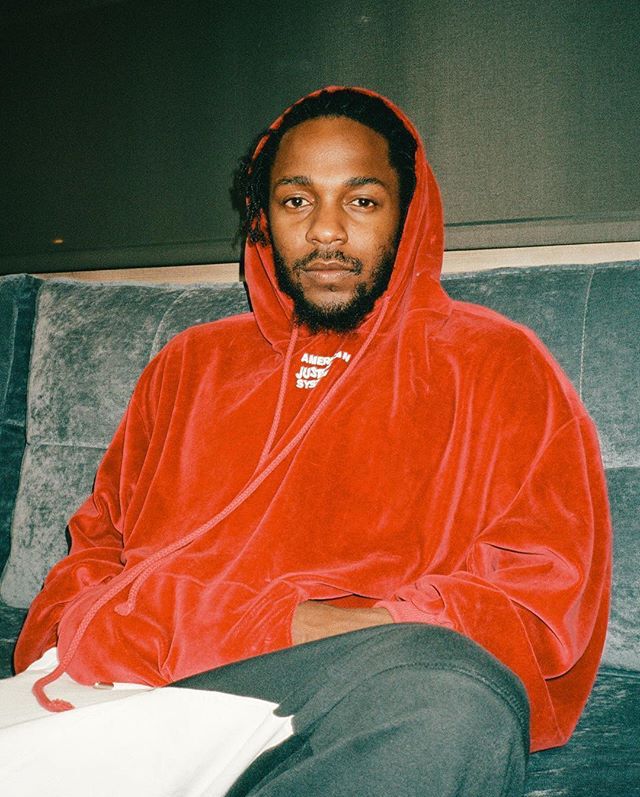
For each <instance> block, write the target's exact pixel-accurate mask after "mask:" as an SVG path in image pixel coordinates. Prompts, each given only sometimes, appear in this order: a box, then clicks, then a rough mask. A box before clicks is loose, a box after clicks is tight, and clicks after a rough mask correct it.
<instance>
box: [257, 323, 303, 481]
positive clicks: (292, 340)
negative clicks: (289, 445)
mask: <svg viewBox="0 0 640 797" xmlns="http://www.w3.org/2000/svg"><path fill="white" fill-rule="evenodd" d="M297 340H298V327H294V328H293V331H292V332H291V336H290V337H289V345H288V346H287V353H286V355H285V358H284V365H283V367H282V377H281V379H280V392H279V393H278V401H277V402H276V409H275V412H274V413H273V420H272V421H271V429H269V434H268V435H267V439H266V441H265V444H264V446H263V448H262V453H261V454H260V459H259V460H258V464H257V465H256V469H255V471H254V473H257V472H258V471H259V470H260V468H261V467H262V466H263V465H264V462H265V460H266V458H267V457H268V456H269V452H270V451H271V447H272V446H273V441H274V439H275V436H276V432H277V431H278V426H280V418H281V417H282V408H283V407H284V399H285V396H286V394H287V380H288V379H289V370H290V369H291V360H292V359H293V351H294V349H295V346H296V341H297Z"/></svg>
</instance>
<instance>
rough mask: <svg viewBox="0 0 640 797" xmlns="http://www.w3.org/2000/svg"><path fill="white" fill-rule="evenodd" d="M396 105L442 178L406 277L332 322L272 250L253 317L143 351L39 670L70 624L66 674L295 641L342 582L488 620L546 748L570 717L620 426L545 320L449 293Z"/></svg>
mask: <svg viewBox="0 0 640 797" xmlns="http://www.w3.org/2000/svg"><path fill="white" fill-rule="evenodd" d="M329 90H333V89H329ZM391 107H392V108H393V106H391ZM393 109H394V111H395V112H396V113H397V114H398V116H400V118H401V119H402V120H403V121H404V122H405V124H406V125H407V127H408V128H409V130H410V131H411V132H412V133H413V135H414V136H415V138H416V141H417V142H418V150H417V154H416V175H417V187H416V190H415V194H414V197H413V200H412V202H411V205H410V208H409V211H408V214H407V217H406V221H405V226H404V232H403V235H402V240H401V243H400V246H399V249H398V253H397V259H396V263H395V267H394V271H393V274H392V277H391V281H390V284H389V287H388V290H387V291H386V293H385V294H384V295H383V296H382V297H381V298H380V299H378V301H377V302H376V305H375V307H374V309H373V311H372V313H371V314H370V315H369V316H368V317H367V318H366V319H365V321H364V322H363V323H362V324H361V326H360V327H359V328H358V330H357V331H356V332H355V333H350V334H347V335H337V334H333V333H331V334H326V333H322V334H316V335H312V334H310V333H309V331H308V330H307V329H306V328H305V327H297V326H295V325H294V324H293V323H292V303H291V301H290V299H289V298H288V297H287V296H286V295H284V294H283V293H282V292H281V291H280V290H279V289H278V287H277V283H276V279H275V276H274V268H273V259H272V252H271V248H270V246H268V245H253V244H250V245H248V246H247V249H246V256H245V267H246V278H247V283H248V286H249V291H250V295H251V301H252V305H253V313H247V314H245V315H241V316H236V317H233V318H226V319H223V320H220V321H216V322H214V323H210V324H204V325H201V326H197V327H193V328H191V329H188V330H186V331H185V332H183V333H181V334H180V335H178V336H177V337H176V338H174V339H173V340H172V341H171V342H170V343H169V344H168V345H167V346H166V347H165V348H164V349H163V350H162V351H161V352H160V354H159V355H158V356H157V357H156V358H155V359H154V360H153V361H152V362H151V363H150V364H149V366H148V367H147V368H146V369H145V371H144V372H143V374H142V376H141V378H140V381H139V383H138V385H137V387H136V389H135V392H134V394H133V397H132V399H131V402H130V405H129V407H128V409H127V412H126V414H125V416H124V418H123V420H122V422H121V424H120V426H119V428H118V430H117V432H116V434H115V437H114V439H113V441H112V443H111V445H110V447H109V449H108V450H107V453H106V454H105V457H104V459H103V461H102V463H101V465H100V468H99V470H98V473H97V477H96V482H95V489H94V492H93V494H92V496H91V497H90V498H89V499H88V500H87V501H86V502H85V503H84V505H83V506H82V507H81V508H80V509H79V511H78V512H77V513H76V515H75V516H74V517H73V518H72V519H71V521H70V524H69V529H70V533H71V538H72V546H71V550H70V553H69V555H68V556H67V557H66V558H65V559H63V560H62V561H61V562H59V563H58V564H57V565H56V566H55V567H54V568H53V569H52V571H51V572H50V574H49V575H48V577H47V579H46V582H45V585H44V588H43V591H42V592H41V593H40V595H38V596H37V597H36V599H35V600H34V602H33V604H32V606H31V609H30V612H29V615H28V618H27V621H26V624H25V627H24V629H23V631H22V634H21V636H20V639H19V641H18V646H17V648H16V654H15V663H16V668H17V669H18V670H22V669H24V668H25V667H26V666H27V665H28V664H29V663H30V662H32V661H33V660H34V659H36V658H37V657H38V656H39V655H40V654H41V653H42V652H43V651H44V650H45V649H46V648H48V647H51V646H53V645H57V646H58V651H59V656H60V659H61V663H60V666H59V668H58V669H57V670H56V672H55V673H54V674H53V675H52V677H51V678H49V679H47V680H46V682H50V681H51V680H52V679H53V678H54V677H57V675H58V674H59V673H60V672H61V671H63V670H66V671H67V672H68V673H69V674H70V675H71V676H72V677H74V678H75V679H77V680H78V681H80V682H82V683H93V682H96V681H133V682H143V683H147V684H154V685H160V684H166V683H168V682H171V681H174V680H177V679H180V678H183V677H185V676H188V675H190V674H193V673H196V672H200V671H203V670H207V669H211V668H212V667H216V666H218V665H221V664H225V663H228V662H231V661H235V660H238V659H242V658H245V657H249V656H255V655H257V654H261V653H266V652H268V651H273V650H276V649H278V648H283V647H286V646H288V645H291V630H290V629H291V619H292V614H293V611H294V609H295V607H296V606H297V605H298V604H299V603H300V602H301V601H304V600H307V599H316V600H336V601H338V604H339V605H342V606H349V605H358V606H366V605H369V606H373V605H375V606H384V607H385V608H386V609H388V610H389V612H390V613H391V615H392V616H393V618H394V620H395V621H398V622H402V621H418V622H425V623H432V624H435V625H440V626H446V627H448V628H452V629H454V630H456V631H458V632H460V633H462V634H465V635H466V636H468V637H470V638H471V639H473V640H475V641H476V642H477V643H479V644H480V645H482V646H483V647H484V648H486V649H487V650H489V651H490V652H491V653H493V654H494V655H495V656H496V657H497V658H498V659H500V660H501V661H502V662H504V663H505V664H506V665H507V666H508V667H510V668H511V669H512V670H513V671H514V672H515V673H516V674H517V675H518V676H519V677H520V679H521V680H522V681H523V683H524V684H525V686H526V689H527V692H528V695H529V699H530V702H531V709H532V713H531V734H532V748H533V749H539V748H543V747H550V746H554V745H559V744H562V743H563V742H564V741H566V739H567V738H568V737H569V735H570V733H571V731H572V729H573V727H574V725H575V723H576V721H577V718H578V716H579V714H580V711H581V709H582V707H583V705H584V703H585V700H586V698H587V696H588V693H589V690H590V688H591V685H592V683H593V679H594V677H595V672H596V670H597V667H598V662H599V658H600V654H601V650H602V646H603V642H604V637H605V629H606V622H607V612H608V589H609V577H610V524H609V513H608V506H607V498H606V490H605V482H604V477H603V471H602V466H601V461H600V455H599V450H598V442H597V437H596V433H595V430H594V427H593V425H592V423H591V421H590V419H589V417H588V416H587V414H586V411H585V409H584V408H583V406H582V405H581V403H580V401H579V399H578V397H577V396H576V393H575V392H574V390H573V388H572V386H571V384H570V383H569V381H568V380H567V378H566V377H565V375H564V374H563V373H562V371H561V370H560V368H559V367H558V366H557V364H556V363H555V362H554V360H553V359H552V358H551V356H550V355H549V354H548V352H547V351H546V350H545V348H544V347H543V346H542V344H541V343H540V342H539V341H538V339H537V338H536V337H535V335H534V334H533V333H532V332H531V331H529V330H528V329H526V328H523V327H522V326H519V325H517V324H514V323H512V322H510V321H508V320H506V319H505V318H503V317H502V316H500V315H498V314H496V313H494V312H491V311H489V310H487V309H485V308H482V307H477V306H474V305H471V304H465V303H460V302H454V301H452V300H451V299H449V298H448V297H447V295H446V294H445V293H444V291H443V289H442V288H441V286H440V283H439V274H440V267H441V261H442V249H443V222H442V212H441V205H440V198H439V193H438V188H437V185H436V183H435V180H434V178H433V176H432V173H431V170H430V169H429V166H428V165H427V162H426V159H425V155H424V151H423V148H422V144H421V143H420V139H419V136H418V135H417V133H416V132H415V130H414V128H413V127H412V125H411V123H410V122H409V121H408V120H407V119H406V118H405V117H404V115H403V114H402V113H401V112H400V111H399V110H398V109H396V108H393ZM279 123H280V120H277V121H276V122H275V123H274V124H275V125H278V124H279ZM43 685H45V684H41V685H40V693H39V699H40V700H41V701H42V702H43V703H45V704H47V698H46V695H45V693H44V692H43V689H42V687H43ZM48 705H49V707H51V708H54V709H55V708H56V707H55V706H53V705H50V704H48ZM67 707H68V706H58V709H61V708H67Z"/></svg>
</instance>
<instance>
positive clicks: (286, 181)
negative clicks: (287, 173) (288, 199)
mask: <svg viewBox="0 0 640 797" xmlns="http://www.w3.org/2000/svg"><path fill="white" fill-rule="evenodd" d="M276 185H311V180H310V179H309V178H308V177H305V176H304V175H302V174H297V175H295V176H294V177H281V178H280V179H279V180H276V181H275V183H274V187H275V186H276Z"/></svg>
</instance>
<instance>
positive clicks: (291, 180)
mask: <svg viewBox="0 0 640 797" xmlns="http://www.w3.org/2000/svg"><path fill="white" fill-rule="evenodd" d="M311 184H312V182H311V178H309V177H305V175H303V174H296V175H293V176H291V177H281V178H280V179H279V180H276V181H275V183H274V188H275V187H276V186H278V185H305V186H310V185H311ZM344 185H346V186H347V187H349V188H357V187H358V186H362V185H379V186H382V188H388V186H387V184H386V183H385V182H383V181H382V180H379V179H378V178H377V177H364V176H363V177H350V178H349V179H348V180H345V182H344Z"/></svg>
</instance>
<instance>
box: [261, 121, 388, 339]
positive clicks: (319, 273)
mask: <svg viewBox="0 0 640 797" xmlns="http://www.w3.org/2000/svg"><path fill="white" fill-rule="evenodd" d="M399 221H400V203H399V187H398V175H397V173H396V171H395V169H394V168H393V167H392V166H391V164H390V163H389V152H388V144H387V141H386V139H385V138H383V136H381V135H380V134H379V133H376V132H375V131H373V130H372V129H371V128H369V127H366V126H365V125H363V124H360V123H359V122H355V121H353V120H352V119H348V118H345V117H337V118H334V117H319V118H317V119H311V120H309V121H307V122H303V123H301V124H299V125H297V126H296V127H294V128H292V129H291V130H289V131H288V132H287V133H285V135H284V136H283V138H282V141H281V142H280V147H279V149H278V153H277V155H276V158H275V161H274V164H273V168H272V170H271V180H270V199H269V226H270V231H271V238H272V242H273V248H274V256H275V262H276V273H277V276H278V282H279V285H280V288H281V289H282V290H283V291H284V292H285V293H287V294H288V295H289V296H291V297H292V298H293V300H294V305H295V310H296V315H297V318H298V321H302V322H305V323H307V324H309V326H310V327H311V329H312V330H313V331H318V330H320V329H334V330H336V331H340V332H345V331H349V330H351V329H355V328H356V327H357V326H358V325H359V324H360V322H361V321H362V320H363V318H364V317H365V315H367V314H368V313H369V312H370V311H371V309H372V308H373V304H374V302H375V300H376V298H377V297H378V296H380V295H381V294H382V293H383V292H384V290H385V289H386V286H387V283H388V281H389V277H390V275H391V270H392V268H393V261H394V258H395V250H396V239H397V235H398V226H399Z"/></svg>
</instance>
